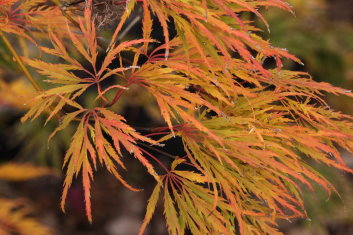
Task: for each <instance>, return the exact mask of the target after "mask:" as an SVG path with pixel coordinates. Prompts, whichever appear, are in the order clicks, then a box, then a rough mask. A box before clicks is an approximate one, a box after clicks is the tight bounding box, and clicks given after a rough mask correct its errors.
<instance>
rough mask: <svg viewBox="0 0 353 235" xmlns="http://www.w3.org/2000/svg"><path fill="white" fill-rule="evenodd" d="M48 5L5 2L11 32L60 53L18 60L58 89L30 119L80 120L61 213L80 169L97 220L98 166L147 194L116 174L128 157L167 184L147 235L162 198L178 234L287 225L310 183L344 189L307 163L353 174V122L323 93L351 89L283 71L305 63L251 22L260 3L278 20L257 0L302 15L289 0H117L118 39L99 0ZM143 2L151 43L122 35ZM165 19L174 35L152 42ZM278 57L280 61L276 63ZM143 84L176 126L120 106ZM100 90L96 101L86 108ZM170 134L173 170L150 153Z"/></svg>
mask: <svg viewBox="0 0 353 235" xmlns="http://www.w3.org/2000/svg"><path fill="white" fill-rule="evenodd" d="M19 2H21V3H22V4H20V5H17V4H18V3H19ZM46 2H47V1H44V0H43V1H42V0H37V1H29V0H28V1H27V0H25V1H15V0H2V1H0V5H1V8H0V14H1V15H0V26H1V28H0V32H6V33H13V34H16V35H17V36H19V37H24V38H26V39H29V40H30V41H31V42H34V41H36V45H38V50H39V51H40V52H41V53H43V54H47V55H49V56H50V58H55V59H52V61H50V60H45V59H42V58H28V57H25V56H23V57H21V58H20V59H18V60H21V61H22V60H23V62H24V63H25V64H26V65H27V66H29V67H31V68H33V69H35V70H36V72H37V73H38V74H40V75H41V76H43V77H45V79H44V81H45V82H46V83H48V84H49V88H47V89H40V90H39V89H37V92H36V96H35V97H34V98H33V99H32V100H31V104H30V108H29V110H28V112H27V113H26V114H25V115H24V116H23V118H22V121H23V122H24V121H27V120H28V119H31V120H33V119H36V118H38V117H39V116H40V115H47V117H46V119H47V122H48V121H50V120H51V119H57V120H58V126H57V128H56V129H55V130H53V133H52V135H51V136H50V138H49V139H51V138H52V137H53V136H54V135H55V134H56V133H57V132H59V131H65V130H66V128H67V127H68V126H69V125H75V128H76V130H75V132H74V134H73V135H72V139H71V144H70V147H69V148H68V149H67V152H66V155H65V157H64V164H63V167H64V168H65V170H66V178H65V181H64V190H63V195H62V202H61V206H62V209H63V210H64V206H65V201H66V197H67V194H68V190H69V188H70V186H71V184H72V182H73V180H74V178H76V177H78V175H79V174H81V176H82V184H83V188H84V195H85V196H84V198H85V203H86V213H87V217H88V220H89V221H92V210H91V202H90V190H91V181H92V180H93V176H94V171H95V170H97V164H101V165H103V166H104V167H105V168H106V169H107V170H108V171H109V172H110V173H112V174H113V175H114V176H115V177H116V178H117V179H118V180H119V181H120V182H121V183H122V184H123V185H124V186H126V187H127V188H129V189H131V190H133V191H139V187H133V186H131V185H130V184H129V182H127V181H126V180H125V179H124V178H123V177H122V176H121V174H120V173H119V170H121V169H123V170H128V169H126V167H125V165H124V163H123V157H124V156H131V157H134V158H136V159H138V160H139V162H140V163H141V164H142V165H143V166H144V167H145V168H146V170H147V172H148V173H149V174H150V175H151V176H153V177H154V179H155V181H156V186H155V188H154V190H153V192H152V194H151V197H150V199H149V201H148V204H147V209H146V215H145V219H144V221H143V224H142V226H141V229H140V234H143V232H144V231H145V229H146V227H147V225H148V223H149V222H150V220H151V218H152V216H153V214H154V211H155V208H156V206H157V205H158V201H163V203H162V204H163V207H164V215H165V219H166V224H167V228H168V232H169V233H170V234H184V233H185V231H187V230H189V231H191V232H192V233H193V234H238V233H240V234H280V231H278V229H277V220H278V219H289V218H297V217H305V216H306V214H305V209H304V207H303V201H302V198H301V194H300V192H301V190H300V187H301V185H306V186H307V187H309V188H310V189H313V184H314V183H317V184H319V185H321V186H322V187H324V188H325V189H326V190H327V191H328V192H329V193H331V192H332V191H334V192H335V189H334V187H333V186H332V185H331V184H330V183H329V182H328V181H327V180H326V179H325V178H324V177H323V176H322V175H320V173H319V172H317V171H316V170H315V169H314V168H313V167H312V166H310V160H314V161H317V162H320V163H323V164H326V165H328V166H331V167H334V168H338V169H340V170H343V171H346V172H350V173H353V170H352V169H349V168H348V167H347V166H346V164H345V162H344V160H343V159H342V157H341V154H340V151H339V150H340V149H345V150H347V151H349V152H352V150H353V142H352V140H353V118H352V117H350V116H348V115H345V114H342V113H340V112H336V111H334V110H332V109H331V108H330V107H329V106H328V105H327V104H326V103H325V101H324V100H323V98H322V97H323V96H324V94H325V93H332V94H336V95H345V96H349V97H352V96H353V95H352V94H351V92H350V91H347V90H345V89H342V88H338V87H334V86H332V85H330V84H328V83H319V82H315V81H313V80H312V78H311V77H310V75H308V74H306V73H303V72H298V71H289V70H285V69H284V68H282V67H283V66H282V60H283V59H290V60H293V61H295V62H297V63H301V62H300V60H299V59H298V58H296V57H295V56H293V55H291V54H290V53H289V52H287V51H286V50H285V49H281V48H276V47H274V46H272V45H271V44H270V43H269V42H268V41H267V40H265V39H263V38H261V37H260V36H259V34H258V33H257V32H258V31H260V29H257V28H256V27H255V26H254V25H253V22H251V21H246V20H243V19H242V17H241V15H242V14H243V13H246V12H250V13H251V14H254V15H255V16H257V17H258V18H260V19H261V20H262V22H263V23H264V25H265V26H266V27H269V26H268V25H267V22H266V19H264V17H263V16H262V15H261V12H260V11H259V9H261V8H267V7H277V8H281V9H283V10H287V11H291V8H290V6H289V5H288V4H287V3H285V2H284V1H282V0H254V1H246V0H216V1H206V0H190V1H182V0H177V1H169V0H160V1H156V0H143V1H138V0H130V1H113V2H112V3H111V4H126V6H125V9H124V12H123V13H122V14H121V17H120V18H119V21H118V22H116V27H115V28H114V29H113V30H111V32H110V35H111V36H110V37H105V39H106V40H108V43H107V45H105V44H103V43H102V42H101V41H99V37H100V32H99V31H98V30H97V27H96V25H95V14H94V11H93V10H92V9H93V7H94V4H96V2H95V1H93V0H88V1H86V2H85V3H82V5H83V14H76V13H75V11H70V10H67V5H64V4H63V5H61V6H60V5H57V4H53V5H50V6H48V5H46ZM53 2H54V3H58V1H53ZM59 3H60V2H59ZM17 6H19V7H17ZM64 6H65V8H64ZM137 8H140V9H142V12H143V16H142V29H141V30H142V38H136V39H135V38H134V39H130V40H125V41H120V39H119V34H120V33H122V31H123V29H124V27H125V26H126V24H127V23H128V19H129V17H130V16H131V14H132V12H133V11H134V9H137ZM34 9H35V10H34ZM18 12H19V13H18ZM53 12H54V13H55V15H56V16H57V19H58V20H59V21H62V22H64V23H63V24H60V26H56V25H58V24H54V23H53V24H51V23H49V21H48V20H47V21H45V20H44V21H42V20H41V19H42V18H44V19H45V18H46V15H47V14H54V13H53ZM156 21H158V23H159V24H160V25H161V27H162V30H163V38H164V42H158V41H157V39H155V38H152V30H153V27H154V25H155V24H156ZM171 21H173V24H171ZM171 25H173V27H174V28H175V30H176V35H175V36H171V33H170V27H171ZM34 28H36V29H38V28H40V29H41V31H42V32H43V34H44V35H46V38H47V39H48V41H49V42H50V44H51V45H50V46H49V47H48V46H41V43H40V40H39V39H37V38H36V37H35V35H31V30H32V31H34ZM3 37H4V36H3ZM118 39H119V40H118ZM71 44H72V45H71ZM156 44H157V46H153V45H156ZM127 54H129V55H130V56H129V57H128V56H126V55H127ZM267 60H273V61H274V64H275V66H273V67H270V68H269V66H265V61H267ZM18 62H20V61H18ZM23 69H26V68H23ZM106 82H109V84H110V85H109V86H107V85H105V84H106ZM135 87H139V88H141V90H142V91H144V92H146V93H148V94H150V96H151V97H153V99H154V101H155V105H156V106H157V107H158V108H159V110H160V115H161V117H162V118H163V119H164V121H165V124H166V126H164V127H158V128H157V127H151V128H150V127H148V130H149V131H150V132H151V133H148V134H142V133H139V132H138V131H137V128H134V127H133V126H131V125H129V124H127V120H126V119H125V118H124V117H123V116H121V115H119V114H118V113H116V111H115V110H114V105H115V104H117V102H118V101H119V99H120V98H121V97H122V96H124V94H126V93H128V92H129V91H130V90H132V89H134V88H135ZM89 90H93V91H94V94H95V95H94V96H95V97H94V100H93V101H92V102H91V103H90V105H87V104H83V103H82V102H81V98H82V97H84V96H85V94H87V93H88V92H89ZM111 94H113V95H111ZM12 99H13V98H12ZM154 136H157V137H158V138H154ZM171 138H180V139H181V141H182V143H183V146H184V149H183V150H184V152H185V153H186V154H185V156H179V157H175V159H174V161H173V162H172V163H171V166H170V167H168V166H165V165H164V164H163V163H162V162H161V161H160V160H159V159H158V158H157V157H156V156H154V155H153V154H152V153H151V151H149V149H151V148H154V147H158V148H161V149H163V147H164V143H165V142H166V141H167V140H169V139H171ZM145 146H148V147H145ZM158 167H159V168H162V169H163V171H164V172H160V171H157V168H158ZM185 167H186V168H185ZM142 187H143V186H142Z"/></svg>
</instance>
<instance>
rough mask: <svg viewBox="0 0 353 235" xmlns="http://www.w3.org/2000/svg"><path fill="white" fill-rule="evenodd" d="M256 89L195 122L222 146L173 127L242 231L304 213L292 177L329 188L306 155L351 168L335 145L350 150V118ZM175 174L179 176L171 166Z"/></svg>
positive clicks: (195, 178) (193, 178)
mask: <svg viewBox="0 0 353 235" xmlns="http://www.w3.org/2000/svg"><path fill="white" fill-rule="evenodd" d="M313 86H320V84H318V83H317V84H316V83H315V84H313ZM303 89H305V88H303ZM335 90H336V89H335V88H333V90H332V92H335ZM261 94H262V95H263V96H261V97H255V98H249V97H246V98H245V97H240V96H238V97H237V109H234V108H227V109H224V110H223V111H224V112H225V115H226V116H225V117H213V118H211V119H209V120H204V121H202V124H203V125H204V126H205V127H206V128H208V129H209V130H210V131H212V133H214V134H215V135H217V136H218V137H219V138H220V139H221V142H222V144H223V145H220V144H219V143H217V142H216V141H215V140H213V139H212V138H209V136H207V135H205V133H202V132H200V131H199V130H197V128H196V127H195V126H193V125H191V124H186V125H180V126H179V127H178V128H177V129H179V131H176V130H175V132H176V135H179V136H181V137H182V139H183V143H184V146H185V151H186V152H187V158H188V160H189V161H190V163H192V164H193V166H194V167H195V168H196V169H197V170H198V171H200V172H202V173H203V174H204V175H205V176H207V177H208V178H209V179H213V180H214V181H215V182H216V184H217V185H219V186H217V188H218V187H219V188H220V189H221V191H222V192H223V193H221V194H220V195H219V196H220V197H221V195H224V198H223V200H225V203H227V204H228V205H229V206H228V207H231V208H233V210H234V214H235V215H236V218H237V222H238V224H239V229H240V232H241V233H242V234H250V233H252V232H254V231H263V232H268V231H273V233H271V234H274V233H275V230H276V229H275V227H273V226H274V225H275V224H276V219H278V218H291V217H301V216H304V214H303V213H304V212H303V204H302V200H301V197H300V194H299V191H298V190H299V185H298V182H301V183H303V184H305V185H306V186H308V187H309V188H310V189H312V190H313V186H312V182H316V183H317V184H319V185H321V186H323V187H324V188H325V189H326V190H327V191H328V192H331V191H332V190H334V188H333V186H332V185H331V184H330V183H329V182H328V181H327V180H326V179H325V178H324V177H323V176H321V175H320V174H319V173H318V172H317V171H316V170H314V169H313V168H312V167H311V166H310V165H311V164H310V159H313V160H315V161H318V162H321V163H324V164H327V165H329V166H332V167H335V168H338V169H341V170H344V171H347V172H352V170H351V169H349V168H348V167H347V166H346V164H345V162H344V161H343V159H342V157H341V155H340V152H339V151H338V149H337V148H338V146H339V147H342V148H344V149H346V150H348V151H350V152H351V151H352V150H353V149H352V147H353V145H352V144H351V143H352V140H353V139H352V138H353V135H352V134H353V131H352V130H353V128H352V127H353V126H352V125H353V123H352V118H351V117H349V116H347V115H343V114H341V113H338V112H334V111H332V110H330V109H328V108H325V107H316V106H315V105H314V104H311V103H310V102H309V101H308V100H306V99H303V101H302V102H300V101H299V97H298V98H297V99H293V97H292V96H293V92H292V93H290V92H286V91H284V92H278V93H277V94H276V93H274V92H273V91H268V92H265V91H262V92H261ZM270 94H271V95H270ZM313 96H314V97H315V95H313ZM311 98H312V99H313V100H315V99H314V98H313V97H311ZM279 101H283V102H282V103H281V102H279ZM249 104H250V105H249ZM169 136H170V137H171V136H172V134H170V135H169ZM164 139H165V138H164ZM175 173H176V174H177V175H179V176H181V174H180V173H179V171H175ZM184 174H185V175H184V178H185V179H188V180H191V181H195V182H198V183H203V182H205V180H204V179H200V178H199V177H198V176H197V175H193V174H194V173H192V172H187V173H184ZM259 185H261V187H259ZM173 194H175V193H173ZM183 197H184V196H183ZM218 200H222V199H218ZM182 216H183V217H184V215H181V214H180V217H182ZM167 221H168V219H167ZM170 222H171V221H170ZM269 225H271V226H270V227H269ZM271 227H272V230H271ZM207 231H208V233H209V234H212V232H213V231H212V230H207Z"/></svg>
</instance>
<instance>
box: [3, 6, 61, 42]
mask: <svg viewBox="0 0 353 235" xmlns="http://www.w3.org/2000/svg"><path fill="white" fill-rule="evenodd" d="M63 23H65V17H64V16H63V15H62V14H61V11H60V9H59V8H58V7H54V6H50V5H48V4H47V1H46V0H24V1H21V0H3V1H2V2H0V31H3V32H6V33H12V34H16V35H18V36H21V37H25V38H27V39H29V40H31V41H32V42H34V41H33V38H32V37H31V36H30V34H29V30H28V28H29V27H33V28H36V29H39V30H43V29H46V28H47V27H48V26H52V27H55V28H57V29H62V25H63Z"/></svg>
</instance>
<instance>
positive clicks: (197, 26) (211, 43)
mask: <svg viewBox="0 0 353 235" xmlns="http://www.w3.org/2000/svg"><path fill="white" fill-rule="evenodd" d="M136 2H137V1H136V0H131V1H129V2H128V4H127V5H126V12H125V14H124V15H123V17H122V18H121V20H120V22H119V25H118V27H117V28H116V30H115V33H114V36H113V40H115V38H116V36H117V35H118V32H120V30H121V29H122V26H123V25H124V23H125V21H126V20H127V18H128V16H129V15H130V14H131V12H132V10H133V9H134V7H135V6H136ZM262 6H266V7H268V6H274V7H278V8H282V9H284V10H288V11H290V10H291V9H290V6H289V5H288V4H287V3H285V2H283V1H280V0H268V1H260V0H256V1H245V0H217V1H200V0H193V1H181V0H178V1H169V0H163V1H156V0H148V1H143V9H144V19H143V31H144V36H145V37H149V35H150V31H151V28H152V23H151V20H150V19H149V18H148V15H149V14H153V15H155V16H156V18H157V19H158V21H159V22H160V24H161V26H162V29H163V34H164V38H165V44H166V51H165V54H164V56H165V58H168V57H169V49H170V35H169V30H168V27H169V20H170V18H172V19H173V22H174V24H175V28H176V30H177V33H178V37H180V39H181V40H182V41H183V44H184V46H185V48H188V47H189V46H193V47H195V48H196V49H197V51H198V53H199V55H200V56H201V57H202V59H203V60H204V61H205V63H207V65H208V66H209V68H212V66H213V61H212V59H214V60H215V61H216V63H218V64H219V65H222V66H223V68H225V67H226V65H225V64H224V63H222V62H221V60H220V55H219V54H222V55H223V56H225V59H226V60H227V61H228V63H230V60H231V57H232V56H231V51H233V52H236V53H238V54H239V55H240V56H241V57H242V58H243V59H244V60H245V61H246V62H247V63H248V64H249V65H251V66H252V67H253V68H256V69H258V70H260V71H261V72H262V73H263V74H264V75H268V73H267V71H266V70H265V69H264V68H263V67H262V65H261V64H260V63H258V61H256V59H255V58H254V57H253V56H252V55H251V53H250V51H249V50H248V47H250V48H251V49H253V50H255V51H257V52H260V53H263V54H265V55H266V56H269V57H275V58H276V60H277V65H278V66H279V67H280V66H281V64H282V63H281V61H280V59H281V57H287V58H291V59H294V60H296V61H298V62H299V60H298V59H296V58H295V57H294V56H292V55H290V54H289V53H288V52H287V51H286V50H282V49H279V48H274V47H272V46H270V44H269V43H268V42H267V41H265V40H263V39H262V38H260V37H259V36H257V35H256V34H255V33H252V31H258V29H256V28H255V27H254V26H253V25H251V22H248V21H245V20H242V19H241V17H240V16H239V14H241V13H243V12H251V13H253V14H255V15H256V16H258V17H259V18H261V20H262V21H263V22H264V23H265V25H266V26H267V22H266V20H265V19H264V18H263V17H262V15H261V13H260V12H259V11H258V8H259V7H262ZM148 10H149V11H150V12H148ZM219 52H220V53H219ZM209 56H210V57H212V59H210V58H209ZM224 66H225V67H224Z"/></svg>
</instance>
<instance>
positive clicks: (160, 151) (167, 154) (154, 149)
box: [138, 143, 179, 159]
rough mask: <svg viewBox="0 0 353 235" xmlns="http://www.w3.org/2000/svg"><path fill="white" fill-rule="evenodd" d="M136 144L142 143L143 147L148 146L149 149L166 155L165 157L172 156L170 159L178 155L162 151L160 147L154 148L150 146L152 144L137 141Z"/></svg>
mask: <svg viewBox="0 0 353 235" xmlns="http://www.w3.org/2000/svg"><path fill="white" fill-rule="evenodd" d="M138 144H139V145H142V146H143V147H146V148H149V149H151V150H153V151H155V152H157V153H160V154H162V155H165V156H167V157H170V158H172V159H177V158H179V157H178V156H175V155H172V154H169V153H167V152H164V151H162V150H160V149H157V148H155V147H152V146H150V145H148V144H144V143H138Z"/></svg>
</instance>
